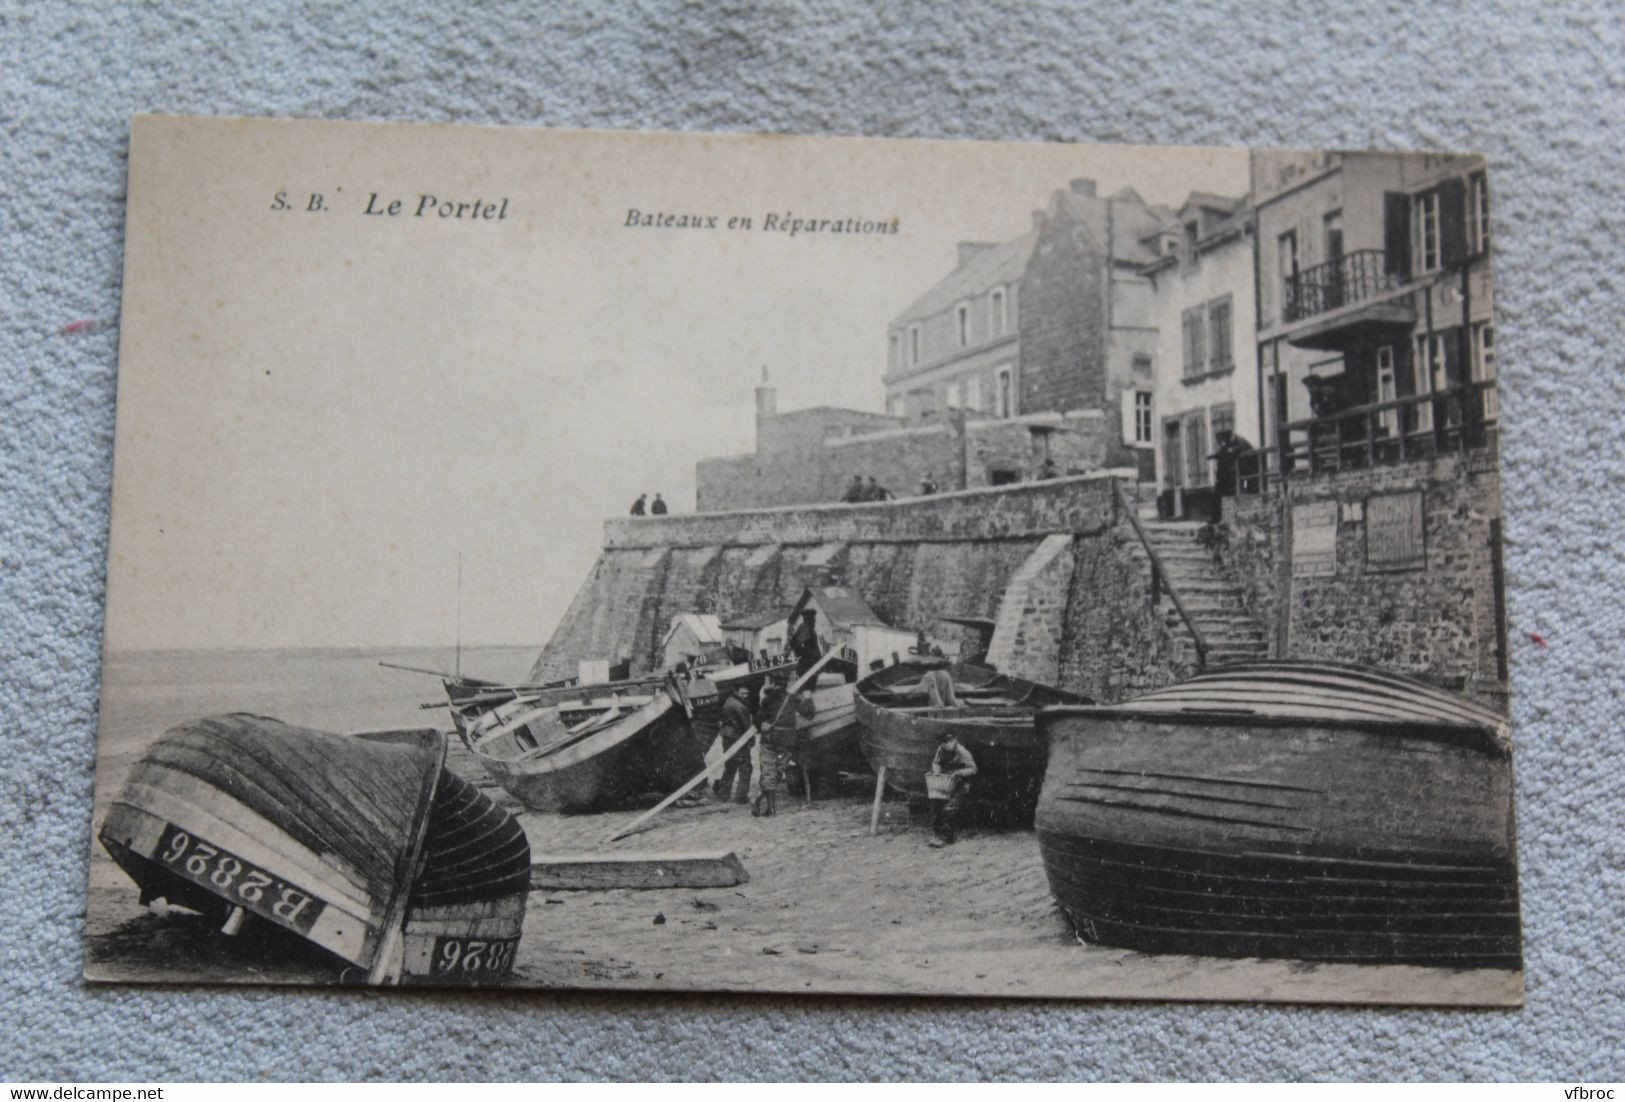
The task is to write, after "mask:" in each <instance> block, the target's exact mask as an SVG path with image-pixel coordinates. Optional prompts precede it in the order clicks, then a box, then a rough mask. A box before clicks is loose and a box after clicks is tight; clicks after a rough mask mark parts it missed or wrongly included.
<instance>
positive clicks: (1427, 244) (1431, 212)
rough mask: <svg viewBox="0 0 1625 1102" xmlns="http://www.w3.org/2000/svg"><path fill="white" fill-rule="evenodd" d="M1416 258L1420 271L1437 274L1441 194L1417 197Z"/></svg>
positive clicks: (1439, 260)
mask: <svg viewBox="0 0 1625 1102" xmlns="http://www.w3.org/2000/svg"><path fill="white" fill-rule="evenodd" d="M1416 258H1417V261H1418V268H1417V270H1418V271H1422V272H1436V271H1438V270H1439V265H1440V262H1441V257H1440V250H1439V193H1438V192H1437V191H1424V192H1423V193H1422V194H1421V195H1418V196H1417V197H1416Z"/></svg>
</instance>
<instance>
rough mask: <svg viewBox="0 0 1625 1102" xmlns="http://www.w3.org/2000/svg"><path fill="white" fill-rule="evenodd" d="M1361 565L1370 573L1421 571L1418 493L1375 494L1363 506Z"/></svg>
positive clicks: (1424, 557)
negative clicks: (1377, 571) (1363, 560)
mask: <svg viewBox="0 0 1625 1102" xmlns="http://www.w3.org/2000/svg"><path fill="white" fill-rule="evenodd" d="M1365 564H1366V567H1367V568H1368V569H1371V570H1424V569H1426V568H1427V564H1428V552H1427V537H1426V531H1425V528H1424V526H1423V523H1422V491H1421V490H1409V491H1406V492H1405V493H1399V494H1378V495H1375V496H1373V497H1369V498H1367V499H1366V503H1365Z"/></svg>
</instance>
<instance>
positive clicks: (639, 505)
mask: <svg viewBox="0 0 1625 1102" xmlns="http://www.w3.org/2000/svg"><path fill="white" fill-rule="evenodd" d="M648 500H649V495H648V494H639V495H638V499H637V500H636V501H634V502H633V503H632V515H633V516H635V517H641V516H642V515H643V513H644V508H643V503H644V502H645V501H648Z"/></svg>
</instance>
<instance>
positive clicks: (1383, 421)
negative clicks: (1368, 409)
mask: <svg viewBox="0 0 1625 1102" xmlns="http://www.w3.org/2000/svg"><path fill="white" fill-rule="evenodd" d="M1397 396H1398V391H1397V390H1395V389H1394V346H1393V345H1391V344H1385V345H1383V346H1382V347H1381V348H1379V349H1377V401H1378V402H1392V401H1393V400H1394V398H1395V397H1397ZM1394 420H1395V419H1394V411H1393V410H1391V409H1385V410H1383V411H1382V412H1381V413H1379V414H1377V424H1379V425H1381V426H1382V432H1383V435H1384V436H1392V435H1393V434H1394Z"/></svg>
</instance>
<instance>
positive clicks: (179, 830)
mask: <svg viewBox="0 0 1625 1102" xmlns="http://www.w3.org/2000/svg"><path fill="white" fill-rule="evenodd" d="M445 756H446V741H445V735H444V734H442V733H441V732H439V731H433V730H419V731H395V732H378V733H372V734H364V735H353V736H347V735H336V734H331V733H329V732H325V731H313V730H309V729H307V728H303V727H294V726H290V725H289V724H286V723H282V722H281V721H279V720H275V719H270V718H267V717H264V716H252V715H244V714H234V715H223V716H213V717H209V718H206V719H199V720H194V721H192V722H190V723H185V724H181V725H180V726H178V727H175V728H172V729H171V730H169V731H167V732H165V733H164V734H163V735H162V736H161V737H159V739H158V740H157V741H156V742H154V743H153V745H152V746H151V747H149V748H148V750H147V751H146V752H145V753H144V754H143V755H142V757H141V758H140V760H138V761H137V763H136V764H135V766H134V768H133V769H132V770H131V772H130V776H129V779H128V780H127V781H126V783H125V785H124V787H123V788H122V789H121V790H120V792H119V794H118V796H117V797H115V798H114V800H113V803H112V806H111V808H110V809H109V811H108V813H107V816H106V818H105V819H104V820H103V822H102V826H101V830H100V832H99V837H100V839H101V842H102V845H103V846H105V847H106V849H107V851H108V853H110V854H111V855H112V857H113V860H114V861H115V862H117V864H118V865H119V866H120V867H121V868H122V869H124V871H125V872H126V873H128V874H129V876H130V877H131V879H133V880H134V881H135V882H136V884H137V886H138V887H139V888H140V893H141V894H140V898H141V902H142V903H148V902H151V901H152V900H155V899H164V900H167V901H168V902H170V903H174V904H179V905H181V906H184V907H187V908H189V909H191V910H195V911H198V912H199V913H201V914H203V915H205V916H207V917H209V918H211V919H213V920H215V921H217V922H220V923H221V924H222V928H223V929H224V930H225V931H226V932H228V933H233V934H235V933H238V932H239V931H245V930H252V929H253V928H254V927H259V928H260V929H261V930H262V931H263V930H265V929H266V928H268V927H276V928H279V929H281V930H284V931H287V932H290V933H293V934H295V935H297V936H299V937H301V938H304V939H306V940H307V941H310V942H312V943H314V944H316V945H318V946H320V947H321V948H322V949H325V950H327V951H328V952H330V953H332V954H333V955H334V956H335V957H336V958H338V960H340V961H343V962H347V963H348V964H349V965H353V966H355V967H357V968H360V969H362V970H364V971H365V973H366V975H367V978H368V979H369V980H370V981H372V982H379V983H388V982H396V981H398V980H400V979H401V978H402V976H403V975H404V976H409V977H424V978H427V979H431V980H440V981H449V982H474V981H479V980H486V979H491V978H494V977H497V976H500V975H503V974H506V973H507V972H508V971H510V970H511V969H512V967H513V959H514V953H515V950H516V949H517V947H518V942H519V936H520V932H521V928H522V925H523V922H524V916H525V900H526V896H527V894H528V892H529V886H530V885H529V880H530V846H529V843H528V842H527V841H526V838H525V834H524V830H523V829H522V828H521V827H520V825H519V823H518V821H517V820H515V819H514V818H513V816H512V815H510V814H509V813H508V812H506V811H504V810H502V809H501V808H499V807H497V806H496V805H495V804H493V803H492V802H491V801H490V799H488V798H487V797H486V796H484V795H483V794H482V793H480V792H479V790H478V789H476V788H475V787H474V786H472V785H470V784H468V783H467V782H466V781H464V780H462V779H461V778H459V777H457V776H456V775H455V774H453V773H451V772H449V771H447V770H446V768H445ZM336 971H337V972H338V973H339V974H340V975H342V973H343V971H344V969H343V966H342V965H340V966H339V967H338V968H337V969H336ZM244 978H245V979H246V978H249V977H248V976H246V975H245V977H244ZM254 978H263V977H261V976H255V977H254ZM335 978H338V977H337V976H336V977H335Z"/></svg>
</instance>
